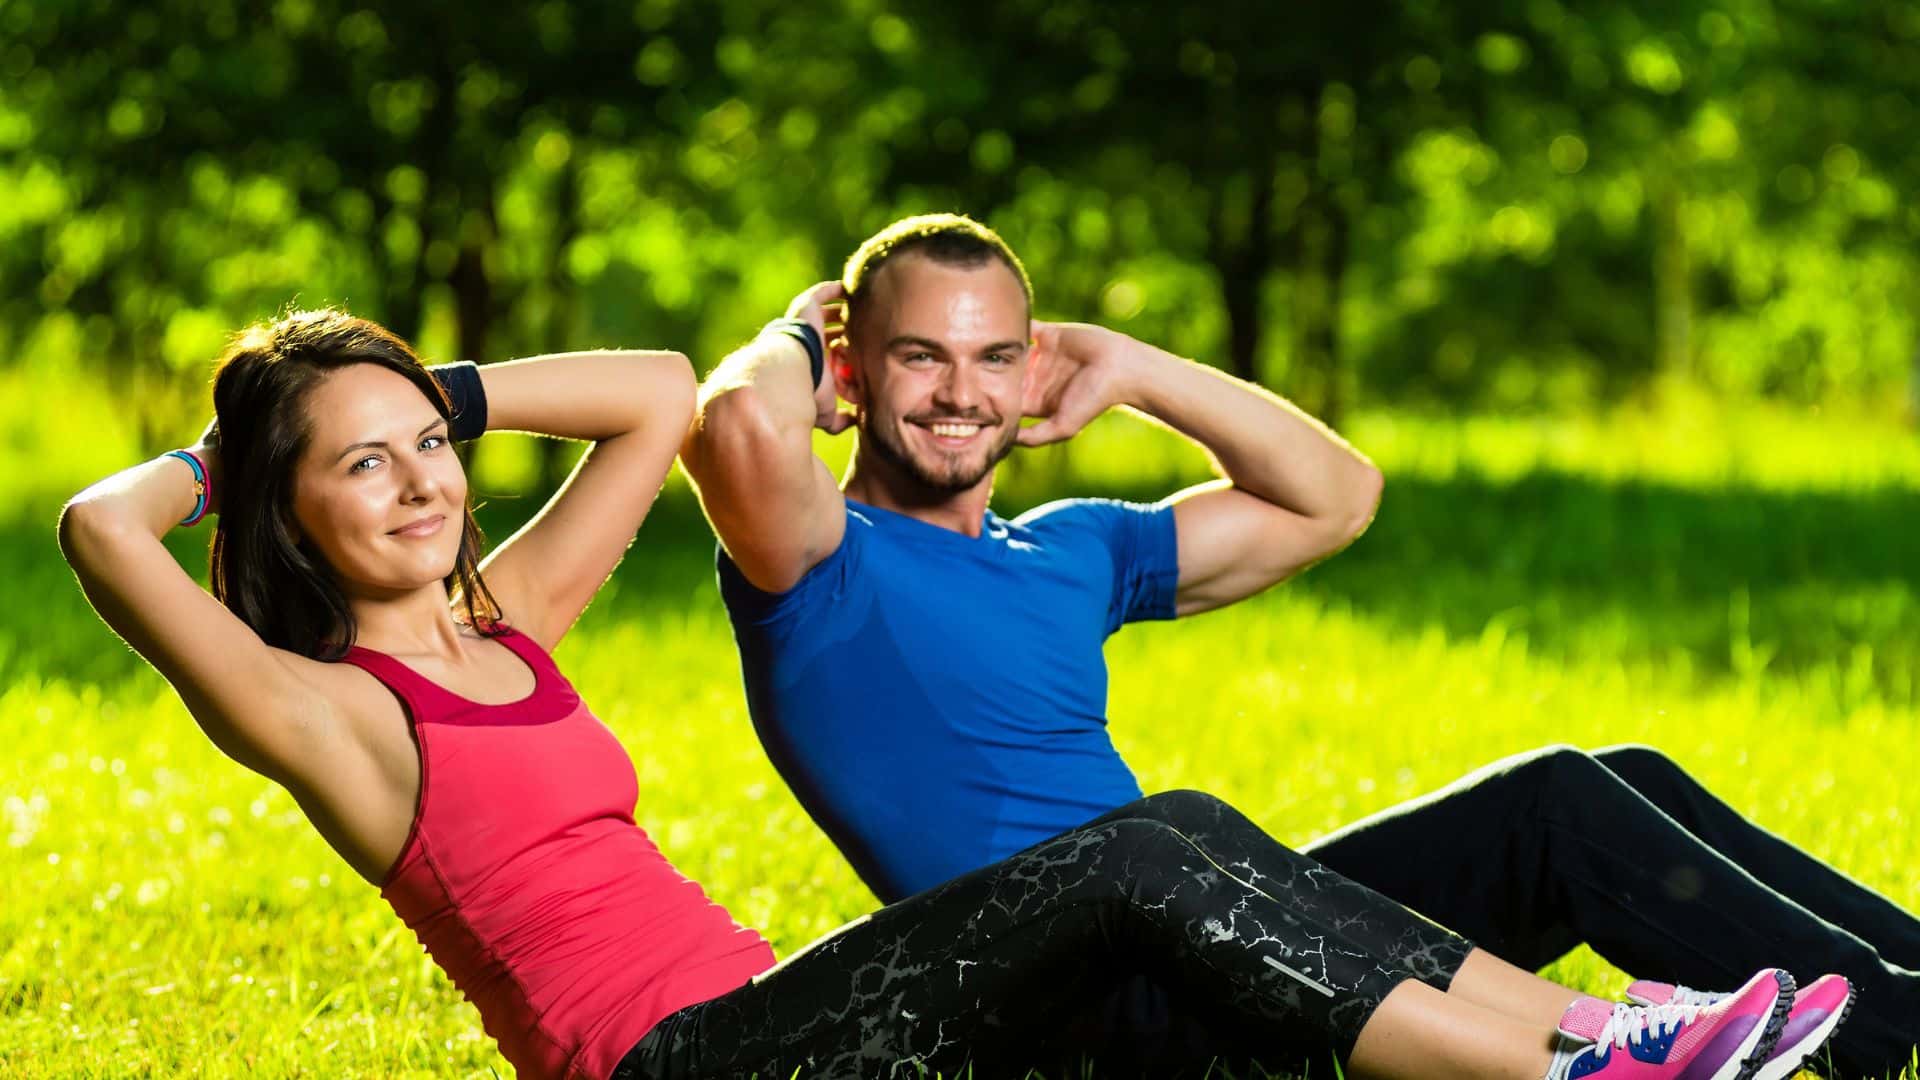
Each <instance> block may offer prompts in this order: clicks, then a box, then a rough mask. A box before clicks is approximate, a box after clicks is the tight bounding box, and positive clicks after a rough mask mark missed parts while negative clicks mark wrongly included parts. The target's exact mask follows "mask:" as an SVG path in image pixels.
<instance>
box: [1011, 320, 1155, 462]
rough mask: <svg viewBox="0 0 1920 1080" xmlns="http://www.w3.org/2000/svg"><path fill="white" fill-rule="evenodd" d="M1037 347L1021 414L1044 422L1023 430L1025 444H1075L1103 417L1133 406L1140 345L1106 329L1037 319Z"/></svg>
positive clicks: (1031, 362) (1031, 364) (1030, 368)
mask: <svg viewBox="0 0 1920 1080" xmlns="http://www.w3.org/2000/svg"><path fill="white" fill-rule="evenodd" d="M1033 343H1034V347H1033V351H1032V353H1031V354H1030V358H1029V363H1028V367H1027V380H1026V386H1025V388H1024V389H1023V391H1022V399H1021V412H1022V413H1024V414H1025V415H1026V416H1028V417H1031V418H1037V419H1038V420H1039V421H1040V422H1039V423H1037V424H1032V425H1030V426H1028V427H1024V428H1021V429H1020V436H1019V437H1020V445H1022V446H1045V445H1047V444H1048V443H1055V442H1060V441H1061V440H1063V439H1070V438H1072V437H1073V436H1075V435H1077V434H1079V432H1080V429H1082V428H1084V427H1086V426H1087V425H1088V424H1089V423H1092V422H1093V419H1094V418H1095V417H1097V416H1099V415H1100V414H1101V413H1104V412H1106V411H1107V410H1108V409H1110V408H1112V407H1114V406H1115V405H1126V404H1131V403H1132V402H1133V399H1134V386H1135V384H1136V376H1137V373H1138V371H1139V368H1140V365H1141V364H1142V362H1143V356H1142V350H1141V347H1140V343H1139V342H1137V341H1135V340H1133V339H1132V338H1130V337H1128V336H1127V335H1125V334H1122V333H1119V332H1118V331H1114V330H1108V329H1106V328H1105V327H1100V326H1091V325H1088V324H1086V323H1050V322H1041V321H1039V320H1037V319H1036V320H1035V321H1034V324H1033Z"/></svg>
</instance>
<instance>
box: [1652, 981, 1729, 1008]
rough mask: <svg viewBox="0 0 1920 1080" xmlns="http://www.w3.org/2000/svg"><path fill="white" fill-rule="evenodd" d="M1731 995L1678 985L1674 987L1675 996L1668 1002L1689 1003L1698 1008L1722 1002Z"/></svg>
mask: <svg viewBox="0 0 1920 1080" xmlns="http://www.w3.org/2000/svg"><path fill="white" fill-rule="evenodd" d="M1729 996H1730V995H1727V994H1716V993H1713V992H1712V991H1710V990H1695V989H1694V988H1693V987H1691V986H1676V987H1674V988H1673V997H1672V998H1671V999H1670V1000H1669V1001H1668V1002H1667V1004H1669V1005H1688V1006H1692V1007H1693V1008H1696V1009H1704V1008H1707V1007H1709V1006H1712V1005H1718V1004H1720V1003H1721V1002H1723V1001H1725V1000H1727V998H1728V997H1729Z"/></svg>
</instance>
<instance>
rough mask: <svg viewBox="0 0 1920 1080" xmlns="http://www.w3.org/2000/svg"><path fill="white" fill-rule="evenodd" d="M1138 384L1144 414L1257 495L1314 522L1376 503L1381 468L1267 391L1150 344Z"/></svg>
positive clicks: (1135, 398) (1144, 348)
mask: <svg viewBox="0 0 1920 1080" xmlns="http://www.w3.org/2000/svg"><path fill="white" fill-rule="evenodd" d="M1133 381H1134V392H1133V393H1132V394H1130V395H1129V400H1130V402H1131V404H1132V405H1133V406H1134V407H1135V408H1136V409H1138V410H1139V411H1141V412H1143V413H1146V414H1147V415H1148V416H1151V417H1153V418H1154V419H1156V420H1159V421H1160V422H1162V423H1164V424H1166V425H1167V426H1168V427H1171V428H1173V429H1174V430H1175V431H1177V432H1179V433H1180V434H1182V435H1185V436H1186V437H1188V438H1190V439H1192V440H1193V441H1195V442H1197V443H1199V444H1200V445H1201V446H1203V447H1205V448H1206V449H1207V451H1208V452H1209V453H1211V454H1212V455H1213V457H1214V459H1215V460H1216V461H1218V462H1219V464H1220V469H1221V471H1222V472H1223V473H1224V474H1225V475H1226V477H1227V479H1228V480H1229V481H1231V482H1232V483H1233V485H1234V486H1235V487H1236V488H1239V489H1240V490H1242V491H1245V492H1247V493H1248V494H1250V495H1254V496H1256V497H1258V498H1261V499H1264V500H1266V501H1267V502H1270V503H1273V504H1274V505H1276V506H1280V507H1283V508H1285V509H1288V510H1291V511H1294V512H1295V513H1299V514H1302V515H1305V516H1307V517H1330V516H1335V515H1341V514H1345V513H1348V512H1351V511H1353V510H1354V509H1355V504H1356V502H1358V501H1363V500H1364V501H1368V502H1371V500H1372V499H1373V498H1374V495H1373V492H1374V491H1376V490H1377V486H1378V471H1377V470H1376V469H1375V468H1374V466H1373V463H1372V462H1371V461H1369V460H1367V458H1366V456H1365V455H1363V454H1361V453H1360V452H1359V451H1358V450H1355V449H1354V448H1353V447H1352V446H1350V445H1348V443H1347V442H1346V440H1344V439H1342V438H1341V437H1340V436H1339V435H1337V434H1335V433H1334V432H1333V431H1332V429H1330V428H1328V427H1327V426H1326V425H1325V424H1322V423H1321V422H1320V421H1318V420H1316V419H1314V418H1313V417H1311V416H1308V415H1307V414H1306V413H1304V412H1302V411H1301V410H1300V409H1299V408H1298V407H1297V406H1295V405H1294V404H1293V403H1292V402H1289V401H1287V400H1286V399H1284V398H1282V397H1280V396H1279V395H1277V394H1274V393H1272V392H1271V391H1268V390H1266V389H1265V388H1263V387H1259V386H1255V385H1253V384H1251V383H1247V382H1243V381H1241V380H1239V379H1236V378H1233V377H1232V376H1230V375H1227V374H1226V373H1224V372H1221V371H1218V370H1216V369H1214V368H1211V367H1208V366H1206V365H1204V364H1197V363H1194V362H1192V361H1190V360H1183V359H1180V358H1179V357H1176V356H1174V355H1172V354H1170V353H1167V352H1165V351H1163V350H1160V349H1156V348H1153V347H1152V346H1148V345H1141V346H1140V353H1139V356H1138V359H1137V366H1136V368H1135V373H1134V380H1133ZM1366 509H1367V511H1369V512H1370V511H1371V509H1372V507H1371V506H1368V507H1367V508H1366Z"/></svg>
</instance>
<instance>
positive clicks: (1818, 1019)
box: [1627, 975, 1854, 1080]
mask: <svg viewBox="0 0 1920 1080" xmlns="http://www.w3.org/2000/svg"><path fill="white" fill-rule="evenodd" d="M1726 997H1727V995H1725V994H1715V993H1710V992H1708V991H1705V990H1694V989H1691V988H1689V987H1685V986H1675V985H1673V984H1672V983H1662V982H1648V981H1645V980H1642V981H1640V982H1636V983H1634V984H1633V985H1632V986H1629V987H1627V998H1628V999H1629V1000H1631V1001H1636V1002H1638V1003H1640V1004H1642V1005H1702V1006H1707V1005H1714V1004H1717V1003H1718V1002H1720V1001H1723V1000H1725V999H1726ZM1853 999H1854V992H1853V984H1852V983H1850V982H1848V981H1847V980H1846V979H1845V978H1843V977H1842V976H1839V975H1822V976H1821V977H1820V978H1818V979H1815V980H1814V981H1813V983H1812V984H1811V985H1809V986H1807V987H1805V988H1803V989H1802V990H1801V991H1800V992H1799V993H1797V994H1795V995H1794V996H1793V1007H1792V1009H1791V1010H1789V1011H1788V1013H1787V1026H1786V1028H1785V1029H1784V1030H1782V1031H1781V1033H1780V1041H1779V1042H1778V1043H1777V1044H1775V1045H1774V1048H1773V1053H1772V1054H1771V1055H1769V1056H1768V1057H1767V1060H1766V1062H1765V1063H1763V1064H1762V1065H1761V1066H1760V1071H1759V1072H1757V1073H1755V1074H1754V1080H1786V1078H1787V1077H1789V1076H1792V1075H1793V1074H1794V1073H1797V1072H1799V1071H1800V1068H1801V1066H1803V1065H1805V1064H1806V1062H1807V1059H1808V1058H1810V1057H1812V1056H1813V1055H1814V1053H1815V1052H1816V1051H1818V1050H1819V1049H1820V1047H1821V1046H1823V1045H1825V1044H1826V1041H1827V1040H1828V1039H1829V1038H1831V1037H1832V1036H1833V1033H1834V1031H1835V1030H1836V1029H1838V1028H1839V1027H1840V1025H1841V1024H1842V1023H1843V1022H1845V1021H1846V1019H1847V1013H1849V1012H1851V1011H1852V1010H1853Z"/></svg>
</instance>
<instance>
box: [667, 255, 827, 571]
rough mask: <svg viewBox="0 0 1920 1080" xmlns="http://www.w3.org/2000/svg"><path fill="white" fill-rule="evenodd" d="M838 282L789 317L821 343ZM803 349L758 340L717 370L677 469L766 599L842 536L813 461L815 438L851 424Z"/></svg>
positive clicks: (822, 470)
mask: <svg viewBox="0 0 1920 1080" xmlns="http://www.w3.org/2000/svg"><path fill="white" fill-rule="evenodd" d="M841 296H842V293H841V290H840V285H839V283H838V282H827V283H824V284H821V285H816V286H814V287H813V288H811V289H809V290H807V291H806V292H804V293H802V294H801V295H800V296H799V297H797V298H796V299H795V300H794V302H793V305H792V306H791V307H789V308H788V309H787V310H788V314H789V315H790V316H792V317H795V318H802V319H806V320H807V321H808V322H810V323H812V324H813V327H814V329H815V330H818V331H820V332H821V337H822V340H823V341H824V340H827V339H828V331H829V329H831V328H830V327H829V326H828V324H827V322H826V317H825V314H824V312H823V305H830V304H833V303H835V302H837V301H839V300H840V299H841ZM812 377H813V373H812V370H811V364H810V362H809V360H808V357H807V350H806V348H805V347H804V346H802V345H801V344H800V342H799V341H797V340H795V339H794V338H792V337H788V336H786V335H784V334H762V335H761V336H760V337H758V338H755V339H754V340H753V341H750V342H748V343H747V344H745V345H743V346H741V347H740V348H739V349H736V350H735V351H734V352H733V353H732V355H730V356H728V357H727V358H726V359H725V360H723V361H721V362H720V366H719V367H717V368H715V369H714V370H713V373H712V374H711V375H709V376H708V377H707V381H706V382H705V383H704V384H702V385H701V387H700V396H699V402H698V406H697V409H696V411H695V413H694V417H693V426H692V427H691V428H690V429H689V430H688V432H687V438H686V441H685V443H683V444H682V445H681V448H680V460H681V462H682V463H683V464H684V465H685V466H686V469H687V475H688V476H690V477H691V478H692V479H693V483H694V487H695V489H696V490H697V492H698V493H699V496H700V506H701V508H702V509H703V510H705V511H706V515H707V520H708V521H709V522H711V523H712V525H713V531H714V534H715V535H717V536H718V537H719V538H720V544H721V546H722V547H724V548H726V550H727V554H728V556H730V557H731V558H732V559H733V561H734V564H735V565H736V566H738V567H739V568H740V573H741V574H742V575H743V576H744V577H745V578H746V579H747V580H748V581H750V582H752V583H753V585H754V586H755V587H756V588H758V589H761V590H763V591H765V592H770V593H782V592H786V591H787V590H788V589H791V588H793V586H794V585H796V584H797V583H798V582H799V581H800V579H801V578H802V577H805V576H806V573H807V571H809V570H811V569H813V568H814V566H815V565H817V564H818V563H819V562H820V561H821V560H822V559H825V558H826V557H827V556H828V555H831V554H833V552H834V550H835V549H836V548H838V547H839V546H840V539H841V537H842V536H843V535H844V534H845V532H846V527H847V517H846V500H845V499H844V498H842V496H841V494H840V488H839V485H838V484H836V483H835V482H834V478H833V473H832V472H831V471H829V470H828V469H827V466H826V463H825V462H823V461H821V460H820V459H819V458H818V457H816V456H815V455H814V453H813V429H814V428H816V427H819V428H822V429H824V430H826V431H828V432H830V433H838V432H840V431H844V430H846V428H847V427H849V426H850V425H851V424H852V422H853V417H852V416H851V415H850V414H847V413H844V412H841V411H840V409H839V405H838V402H837V401H836V399H835V397H834V382H833V376H832V375H831V374H830V373H829V374H826V375H824V376H823V377H822V378H821V380H820V385H819V386H817V387H816V386H813V385H811V384H810V380H811V379H812Z"/></svg>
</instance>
